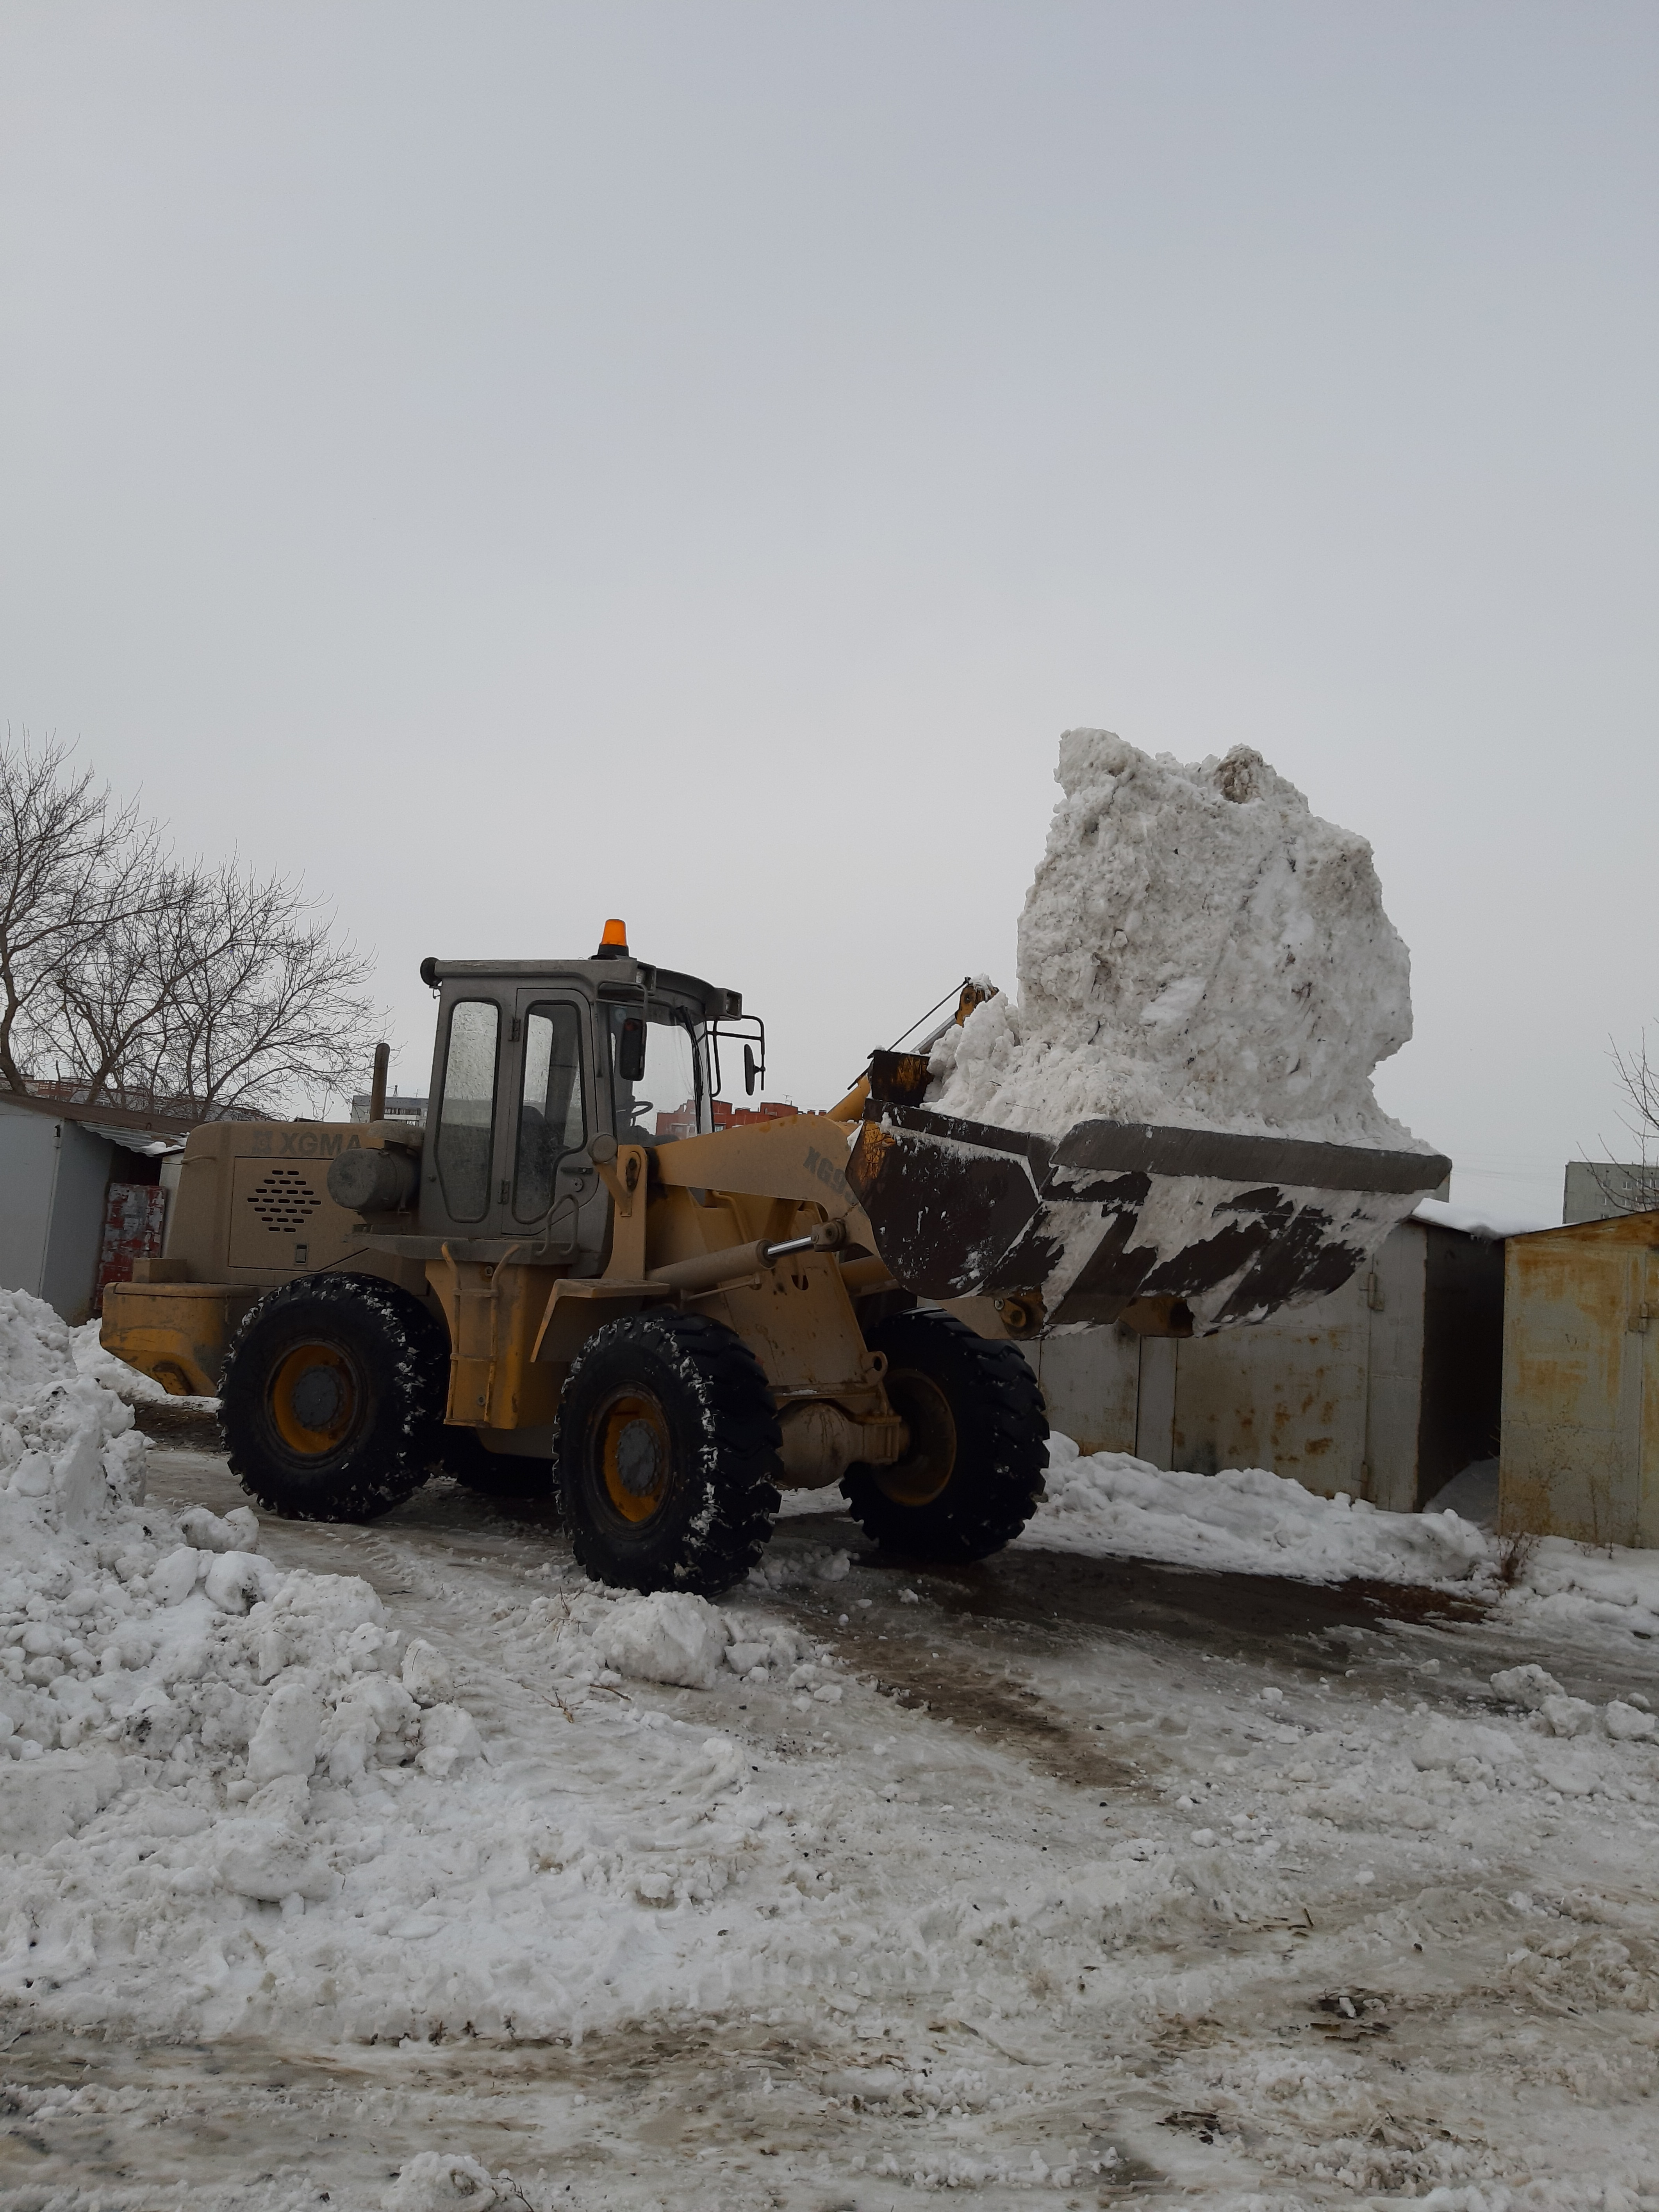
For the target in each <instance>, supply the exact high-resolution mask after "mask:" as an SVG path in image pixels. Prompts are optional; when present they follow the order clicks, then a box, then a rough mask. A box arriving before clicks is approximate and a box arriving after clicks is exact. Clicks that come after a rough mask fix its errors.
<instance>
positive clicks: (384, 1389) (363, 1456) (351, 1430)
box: [219, 1275, 449, 1521]
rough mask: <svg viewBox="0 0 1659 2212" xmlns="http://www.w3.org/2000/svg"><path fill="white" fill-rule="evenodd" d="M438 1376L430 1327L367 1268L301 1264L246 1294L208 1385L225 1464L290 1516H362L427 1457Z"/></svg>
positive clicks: (438, 1340)
mask: <svg viewBox="0 0 1659 2212" xmlns="http://www.w3.org/2000/svg"><path fill="white" fill-rule="evenodd" d="M448 1376H449V1346H448V1341H447V1337H446V1336H445V1334H444V1331H443V1328H442V1327H441V1324H440V1323H438V1322H435V1321H434V1319H433V1318H432V1316H431V1315H430V1314H429V1313H428V1311H427V1310H426V1308H425V1307H424V1306H422V1304H421V1303H420V1301H419V1299H417V1298H414V1297H410V1294H409V1292H408V1291H400V1290H399V1289H398V1287H397V1286H396V1285H394V1284H392V1283H385V1282H380V1281H378V1280H377V1279H374V1278H373V1277H369V1276H365V1275H302V1276H301V1277H300V1278H299V1279H298V1280H297V1281H295V1282H292V1283H284V1284H283V1286H282V1288H281V1289H280V1290H276V1291H270V1292H268V1293H267V1294H266V1296H265V1297H263V1298H261V1299H260V1300H259V1303H258V1305H256V1306H254V1307H252V1309H251V1310H249V1312H248V1314H247V1316H246V1318H245V1320H244V1321H243V1322H242V1325H241V1327H240V1328H239V1329H238V1330H237V1332H236V1334H235V1336H234V1339H233V1340H232V1342H231V1346H230V1350H229V1352H228V1354H227V1355H226V1358H225V1366H224V1373H223V1375H222V1377H221V1379H220V1384H219V1426H220V1429H221V1431H222V1434H223V1436H224V1440H225V1449H226V1450H227V1452H228V1454H229V1456H230V1470H231V1473H232V1474H234V1475H235V1476H236V1477H237V1478H238V1479H239V1480H240V1483H241V1486H242V1487H243V1489H244V1490H246V1492H247V1494H248V1496H249V1497H250V1498H252V1499H253V1501H254V1503H255V1504H258V1505H261V1506H263V1507H264V1510H266V1511H267V1512H268V1513H278V1514H281V1515H282V1516H283V1517H284V1518H285V1519H287V1520H289V1521H373V1520H374V1519H376V1518H377V1517H378V1516H380V1514H382V1513H386V1512H389V1511H390V1510H392V1507H393V1506H394V1505H401V1504H403V1502H404V1498H409V1497H410V1496H412V1495H413V1493H414V1492H416V1491H417V1490H418V1489H419V1488H420V1486H421V1485H422V1483H423V1482H424V1481H425V1480H426V1479H427V1476H428V1474H430V1473H431V1472H432V1469H433V1468H434V1466H435V1464H436V1462H437V1460H438V1456H439V1451H440V1437H441V1428H442V1424H443V1413H444V1400H445V1395H446V1391H447V1383H448Z"/></svg>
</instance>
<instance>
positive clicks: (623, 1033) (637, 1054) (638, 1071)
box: [617, 1014, 645, 1083]
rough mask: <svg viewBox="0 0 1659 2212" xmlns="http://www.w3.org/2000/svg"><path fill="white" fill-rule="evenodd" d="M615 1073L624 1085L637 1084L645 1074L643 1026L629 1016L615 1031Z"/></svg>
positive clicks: (639, 1018) (633, 1016)
mask: <svg viewBox="0 0 1659 2212" xmlns="http://www.w3.org/2000/svg"><path fill="white" fill-rule="evenodd" d="M644 1073H645V1024H644V1022H643V1020H642V1019H641V1017H640V1016H639V1015H638V1014H629V1017H628V1018H627V1019H626V1020H625V1021H624V1022H623V1024H622V1026H621V1028H620V1029H619V1030H617V1074H618V1075H619V1076H620V1077H621V1079H622V1080H623V1082H624V1083H637V1082H638V1081H639V1080H640V1079H641V1076H643V1074H644Z"/></svg>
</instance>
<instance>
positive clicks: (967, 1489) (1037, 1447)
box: [842, 1311, 1048, 1563]
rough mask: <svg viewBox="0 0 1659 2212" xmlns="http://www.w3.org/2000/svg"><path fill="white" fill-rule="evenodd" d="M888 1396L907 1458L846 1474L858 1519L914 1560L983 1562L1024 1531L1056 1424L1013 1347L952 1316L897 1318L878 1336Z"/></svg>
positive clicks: (874, 1338) (845, 1490)
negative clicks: (906, 1439) (904, 1427)
mask: <svg viewBox="0 0 1659 2212" xmlns="http://www.w3.org/2000/svg"><path fill="white" fill-rule="evenodd" d="M867 1341H868V1343H869V1346H870V1349H871V1350H872V1352H882V1353H884V1355H885V1357H886V1360H887V1373H886V1376H885V1382H886V1385H887V1395H888V1397H889V1398H890V1401H892V1407H893V1410H894V1412H895V1413H899V1414H901V1415H902V1417H903V1419H905V1420H906V1421H908V1423H909V1424H910V1430H911V1439H912V1442H911V1449H910V1453H909V1455H908V1457H907V1458H905V1459H903V1460H901V1461H900V1462H898V1464H897V1465H896V1466H894V1467H872V1466H867V1465H864V1464H860V1465H857V1466H854V1467H850V1468H848V1470H847V1473H846V1474H845V1475H844V1476H843V1477H842V1494H843V1496H844V1497H845V1498H846V1499H847V1503H848V1510H850V1511H851V1513H852V1516H853V1518H854V1520H855V1521H856V1522H858V1524H859V1526H860V1528H862V1529H863V1531H864V1533H865V1534H866V1536H868V1537H870V1538H871V1539H872V1541H873V1542H875V1543H876V1544H878V1545H879V1547H881V1549H882V1550H883V1551H884V1552H894V1553H898V1554H900V1555H901V1556H902V1557H903V1558H905V1559H933V1560H939V1561H940V1562H941V1563H943V1562H945V1561H961V1560H964V1559H987V1558H988V1557H989V1555H990V1554H991V1553H993V1552H1000V1550H1001V1549H1002V1547H1003V1546H1004V1545H1005V1544H1006V1543H1007V1542H1008V1541H1010V1540H1011V1538H1012V1537H1015V1536H1017V1535H1018V1534H1019V1532H1020V1530H1021V1529H1022V1528H1024V1526H1025V1523H1026V1522H1028V1521H1029V1520H1030V1517H1031V1515H1032V1513H1033V1512H1034V1511H1035V1510H1036V1503H1037V1500H1038V1498H1041V1497H1042V1477H1043V1469H1044V1468H1045V1467H1046V1466H1047V1464H1048V1417H1047V1415H1046V1414H1045V1413H1044V1412H1043V1408H1042V1392H1041V1391H1040V1390H1039V1389H1038V1388H1037V1385H1036V1376H1034V1375H1033V1374H1032V1372H1031V1370H1030V1367H1029V1366H1028V1365H1027V1364H1026V1363H1025V1361H1024V1358H1022V1357H1021V1355H1020V1353H1019V1352H1018V1350H1017V1349H1016V1347H1015V1346H1013V1345H1012V1344H1006V1343H1003V1342H1000V1341H999V1340H994V1339H990V1338H987V1337H982V1336H975V1334H974V1332H973V1331H972V1329H970V1328H967V1327H966V1326H965V1325H964V1324H963V1322H959V1321H958V1320H957V1318H956V1316H955V1315H954V1314H944V1313H937V1312H928V1311H923V1312H919V1313H907V1314H896V1315H894V1316H893V1317H892V1319H891V1320H890V1321H884V1322H882V1324H881V1325H880V1327H879V1328H876V1329H873V1330H872V1332H871V1334H870V1335H869V1338H868V1339H867Z"/></svg>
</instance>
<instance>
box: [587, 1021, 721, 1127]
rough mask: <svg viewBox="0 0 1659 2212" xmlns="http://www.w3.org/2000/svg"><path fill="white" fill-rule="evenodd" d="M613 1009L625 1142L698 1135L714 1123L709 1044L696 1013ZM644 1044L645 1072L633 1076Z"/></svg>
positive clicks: (614, 1086)
mask: <svg viewBox="0 0 1659 2212" xmlns="http://www.w3.org/2000/svg"><path fill="white" fill-rule="evenodd" d="M610 1035H611V1098H612V1101H613V1103H614V1105H615V1109H616V1121H615V1124H614V1126H615V1129H616V1134H617V1138H618V1139H619V1140H620V1141H621V1142H622V1143H623V1144H635V1145H639V1144H647V1145H648V1144H653V1143H654V1142H655V1141H656V1139H658V1138H659V1137H693V1136H696V1134H697V1133H698V1132H699V1131H700V1130H707V1129H710V1128H712V1127H714V1120H713V1116H712V1114H711V1112H710V1109H709V1103H708V1070H707V1066H706V1065H705V1059H704V1052H703V1047H702V1042H701V1040H700V1039H699V1037H698V1036H697V1034H696V1031H695V1030H693V1028H692V1026H691V1022H690V1017H689V1016H687V1015H685V1014H683V1013H672V1012H669V1011H668V1010H667V1009H666V1008H659V1007H658V1006H652V1007H651V1008H650V1009H649V1011H648V1013H647V1016H646V1018H645V1019H644V1020H643V1022H641V1008H640V1007H638V1006H613V1007H612V1008H611V1024H610ZM641 1046H642V1047H643V1051H644V1060H645V1066H644V1073H642V1074H641V1075H640V1076H639V1077H637V1078H636V1079H632V1080H630V1079H629V1074H628V1069H629V1064H630V1060H632V1062H633V1064H634V1065H635V1066H637V1065H638V1060H637V1055H638V1054H639V1053H640V1050H641Z"/></svg>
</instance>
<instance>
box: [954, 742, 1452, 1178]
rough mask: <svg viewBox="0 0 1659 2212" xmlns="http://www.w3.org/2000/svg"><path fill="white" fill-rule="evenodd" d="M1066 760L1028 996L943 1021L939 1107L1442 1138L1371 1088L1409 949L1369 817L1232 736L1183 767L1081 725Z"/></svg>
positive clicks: (1054, 1120) (1042, 879) (1298, 1133)
mask: <svg viewBox="0 0 1659 2212" xmlns="http://www.w3.org/2000/svg"><path fill="white" fill-rule="evenodd" d="M1056 780H1057V781H1058V782H1059V783H1060V786H1061V787H1062V788H1063V790H1064V792H1065V794H1066V796H1065V798H1064V799H1063V800H1062V801H1061V802H1060V805H1058V806H1057V807H1056V808H1055V810H1054V822H1053V824H1052V827H1051V828H1050V830H1049V833H1048V850H1047V852H1046V853H1045V854H1044V855H1043V858H1042V862H1041V863H1040V865H1039V866H1038V868H1037V872H1036V880H1035V882H1034V883H1033V884H1032V885H1031V889H1030V894H1029V895H1028V896H1027V898H1026V902H1025V909H1024V914H1023V915H1022V916H1021V918H1020V925H1019V983H1020V993H1019V999H1018V1004H1016V1003H1014V1002H1012V1001H1011V1000H1009V999H1007V998H1006V997H998V998H994V999H992V1000H987V1002H986V1003H985V1004H984V1005H982V1006H979V1007H977V1008H976V1009H975V1012H973V1014H972V1015H970V1016H969V1019H968V1021H967V1022H966V1023H965V1024H963V1027H962V1028H961V1029H951V1030H947V1031H946V1033H945V1036H944V1037H943V1038H942V1039H941V1041H940V1042H939V1044H938V1045H937V1046H935V1048H934V1050H933V1063H932V1064H933V1076H934V1081H933V1085H932V1088H931V1089H930V1091H929V1093H928V1097H927V1103H928V1104H929V1106H931V1107H933V1108H934V1109H937V1110H938V1111H939V1112H941V1113H945V1114H953V1115H959V1116H961V1117H963V1118H964V1119H966V1120H969V1121H988V1122H992V1123H994V1124H996V1125H998V1126H1000V1127H1005V1128H1020V1129H1032V1130H1036V1131H1038V1132H1040V1133H1043V1134H1045V1135H1048V1136H1058V1135H1060V1134H1061V1133H1064V1131H1066V1129H1068V1128H1069V1127H1071V1126H1072V1124H1073V1122H1075V1121H1085V1120H1088V1119H1090V1118H1091V1117H1103V1118H1105V1119H1108V1120H1111V1121H1152V1122H1162V1123H1165V1124H1176V1125H1177V1126H1180V1127H1190V1128H1197V1127H1202V1128H1218V1129H1229V1130H1237V1131H1245V1132H1251V1133H1273V1134H1278V1135H1284V1136H1292V1137H1304V1138H1312V1139H1325V1140H1334V1141H1341V1142H1346V1143H1350V1144H1360V1145H1372V1146H1383V1147H1388V1148H1403V1149H1421V1150H1424V1151H1427V1150H1428V1149H1430V1148H1429V1147H1428V1146H1419V1145H1418V1142H1417V1140H1416V1139H1413V1137H1412V1136H1411V1135H1410V1133H1408V1132H1407V1130H1405V1129H1404V1128H1403V1127H1401V1125H1400V1124H1399V1123H1398V1122H1396V1121H1393V1120H1391V1119H1390V1118H1389V1115H1386V1114H1385V1113H1383V1109H1382V1108H1381V1107H1380V1106H1379V1105H1378V1104H1377V1103H1376V1098H1375V1097H1373V1095H1372V1091H1371V1084H1370V1078H1371V1073H1372V1071H1373V1070H1374V1069H1375V1067H1376V1065H1377V1063H1378V1061H1379V1060H1386V1059H1387V1058H1388V1056H1389V1054H1391V1053H1395V1052H1397V1051H1398V1050H1399V1049H1400V1048H1401V1045H1402V1044H1404V1043H1405V1042H1406V1041H1407V1038H1409V1036H1411V1033H1412V1015H1411V987H1410V962H1409V957H1408V955H1407V951H1406V947H1405V945H1404V944H1403V943H1402V942H1401V939H1400V937H1399V935H1398V933H1396V931H1395V927H1394V925H1393V924H1392V923H1391V922H1390V921H1389V918H1388V916H1387V915H1386V914H1385V913H1384V912H1383V896H1382V890H1381V887H1380V885H1379V884H1378V883H1377V879H1376V869H1375V868H1374V867H1373V866H1372V865H1371V852H1370V846H1369V845H1368V844H1367V843H1366V842H1365V841H1364V838H1363V837H1358V836H1354V835H1353V834H1352V832H1351V831H1349V830H1346V829H1337V828H1335V827H1334V825H1333V824H1332V823H1328V822H1322V821H1321V820H1320V819H1319V818H1318V817H1317V816H1316V815H1315V814H1313V813H1312V812H1310V809H1309V806H1308V802H1307V800H1306V799H1304V797H1303V796H1302V793H1300V792H1299V791H1297V789H1296V788H1295V787H1294V786H1293V785H1291V784H1290V783H1287V782H1286V781H1285V779H1284V778H1283V777H1282V776H1280V775H1277V774H1275V772H1274V771H1273V769H1271V768H1269V767H1268V766H1267V763H1265V762H1264V761H1263V760H1262V759H1261V756H1260V754H1258V753H1255V752H1252V751H1251V750H1249V748H1248V747H1245V746H1242V745H1240V746H1235V748H1234V749H1233V750H1232V751H1231V752H1230V753H1229V754H1228V755H1227V756H1226V757H1225V759H1223V760H1214V759H1211V760H1206V761H1204V762H1201V763H1199V764H1198V765H1197V766H1195V767H1183V766H1182V764H1181V763H1179V762H1178V761H1176V760H1174V759H1173V758H1171V757H1170V756H1169V755H1168V754H1161V755H1159V756H1158V758H1157V759H1153V758H1152V757H1150V756H1149V755H1147V754H1146V753H1143V752H1139V751H1137V750H1136V749H1135V747H1134V746H1133V745H1130V744H1125V743H1124V741H1123V740H1122V738H1118V737H1115V736H1113V735H1112V734H1111V732H1109V731H1106V730H1069V731H1067V732H1066V735H1065V736H1064V737H1063V738H1061V740H1060V766H1059V768H1058V769H1057V770H1056Z"/></svg>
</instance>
